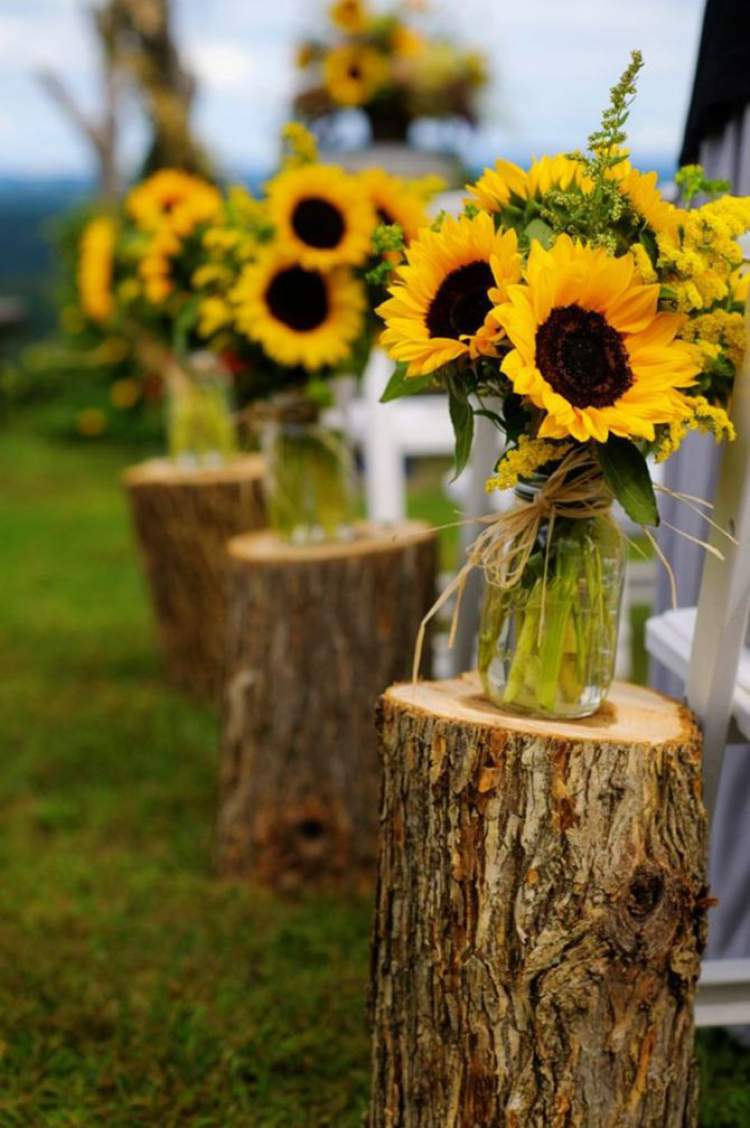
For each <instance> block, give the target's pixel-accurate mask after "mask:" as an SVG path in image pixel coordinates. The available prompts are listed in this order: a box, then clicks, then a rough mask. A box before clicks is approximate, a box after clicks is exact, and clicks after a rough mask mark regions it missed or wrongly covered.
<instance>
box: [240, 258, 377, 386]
mask: <svg viewBox="0 0 750 1128" xmlns="http://www.w3.org/2000/svg"><path fill="white" fill-rule="evenodd" d="M230 298H231V300H232V302H233V303H234V307H235V322H236V325H237V328H238V329H239V330H240V332H242V333H244V334H245V335H246V336H247V337H248V338H249V339H250V340H252V341H257V342H258V344H260V345H261V346H262V348H263V350H264V351H265V352H266V353H267V355H268V356H269V357H271V358H272V359H273V360H275V361H276V362H277V363H278V364H282V365H285V366H286V367H294V366H296V365H301V366H302V367H303V368H306V369H308V370H315V369H317V368H322V367H324V366H327V365H334V364H338V363H339V362H340V361H342V360H345V359H346V357H347V356H348V354H349V352H350V351H351V347H352V344H353V343H354V341H355V340H356V338H357V337H358V336H359V334H360V333H361V331H362V326H363V310H364V306H365V296H364V292H363V289H362V287H361V285H360V283H359V282H358V281H357V280H356V279H355V278H354V277H353V276H352V275H351V274H350V272H349V271H348V270H345V269H341V268H339V269H336V270H333V271H330V272H329V273H327V274H324V273H322V272H321V271H319V270H315V269H309V268H306V267H303V266H301V265H300V263H299V262H298V260H297V259H295V258H294V257H293V256H292V255H289V254H288V253H287V252H285V251H284V250H283V249H279V248H276V247H271V248H269V250H268V251H266V252H265V253H264V254H263V255H262V256H261V257H260V258H259V259H258V260H257V262H255V263H253V264H252V265H249V266H246V267H245V269H244V270H243V272H242V274H241V275H240V278H239V281H238V283H237V285H236V286H235V288H234V290H233V291H232V292H231V294H230Z"/></svg>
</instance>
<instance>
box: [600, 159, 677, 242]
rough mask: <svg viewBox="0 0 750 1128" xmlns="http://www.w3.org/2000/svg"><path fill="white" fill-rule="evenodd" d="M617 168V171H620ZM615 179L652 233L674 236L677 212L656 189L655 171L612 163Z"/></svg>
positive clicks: (623, 163) (657, 177) (656, 177)
mask: <svg viewBox="0 0 750 1128" xmlns="http://www.w3.org/2000/svg"><path fill="white" fill-rule="evenodd" d="M617 170H620V171H619V173H618V171H617ZM613 172H614V179H616V180H617V187H618V189H619V190H620V192H621V193H622V194H623V196H625V197H627V199H628V202H629V203H630V205H631V206H632V208H633V210H634V211H635V212H637V213H638V215H640V216H641V217H642V218H643V219H644V220H645V222H646V224H647V225H648V226H649V227H650V228H651V230H652V231H653V232H654V233H655V234H660V233H662V232H665V233H666V234H669V235H674V234H676V232H677V228H678V227H679V211H678V209H677V208H676V207H675V206H674V204H670V203H669V201H668V200H665V199H664V197H663V196H662V194H661V192H660V191H659V189H658V188H657V181H658V179H659V175H658V173H656V172H639V171H638V169H636V168H632V167H631V165H630V162H629V161H623V162H622V164H620V165H615V166H614V170H613Z"/></svg>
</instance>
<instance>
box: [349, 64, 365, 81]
mask: <svg viewBox="0 0 750 1128" xmlns="http://www.w3.org/2000/svg"><path fill="white" fill-rule="evenodd" d="M348 74H349V78H351V79H353V80H354V81H355V82H358V81H359V79H360V78H361V77H362V71H361V69H360V68H359V67H358V66H357V64H356V63H352V65H351V66H350V67H349V71H348Z"/></svg>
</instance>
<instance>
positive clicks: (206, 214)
mask: <svg viewBox="0 0 750 1128" xmlns="http://www.w3.org/2000/svg"><path fill="white" fill-rule="evenodd" d="M221 203H222V201H221V195H220V193H219V191H218V189H216V188H215V187H214V186H213V185H212V184H209V183H208V182H207V181H205V180H202V179H201V178H199V177H196V176H192V175H189V174H187V173H184V172H181V171H179V170H175V169H163V170H160V171H159V172H156V173H154V174H153V175H152V176H150V177H149V178H148V179H146V180H145V181H143V182H142V183H140V184H137V185H136V186H135V187H134V188H133V189H132V190H131V191H130V192H129V194H128V195H127V197H126V198H125V200H124V201H123V203H122V205H121V206H120V207H119V209H117V210H111V211H109V212H107V213H106V214H100V215H96V216H94V218H92V219H91V220H90V222H89V223H88V224H87V225H86V227H85V228H84V230H83V232H82V234H81V237H80V241H79V245H78V286H77V291H78V304H79V306H80V311H81V314H82V316H83V317H84V318H85V319H87V320H88V321H89V322H92V321H93V322H95V323H96V324H97V325H98V326H99V328H100V330H101V331H102V332H107V333H109V334H113V335H116V339H120V340H123V341H125V342H127V343H128V350H129V354H130V355H131V357H132V358H133V360H134V365H135V368H136V369H137V370H139V371H140V373H141V374H142V379H141V381H140V383H141V384H142V385H143V386H144V387H146V388H159V389H160V390H161V391H163V389H164V387H166V389H167V392H168V404H169V418H168V428H167V430H168V436H169V448H170V453H171V454H172V455H173V457H175V458H178V459H180V460H182V461H185V462H187V463H191V464H192V463H196V462H201V461H206V460H208V461H209V462H211V461H216V460H219V459H223V458H225V457H227V456H229V455H231V454H232V453H233V451H234V449H235V438H234V429H233V424H232V419H231V413H230V410H229V406H228V398H227V384H228V381H227V377H226V375H225V374H223V373H222V372H221V371H219V370H218V366H217V364H216V363H215V362H214V361H213V358H211V357H210V355H209V354H204V355H203V356H200V355H197V354H196V353H195V352H194V351H192V350H191V351H188V350H186V349H184V348H182V349H181V348H180V347H179V344H180V338H181V337H182V338H184V333H183V325H184V323H185V322H186V320H189V317H190V309H191V300H192V296H193V285H192V274H193V272H194V270H195V269H196V268H197V266H198V265H199V264H200V262H201V261H202V260H203V257H204V251H203V232H204V231H205V229H206V226H207V224H208V223H209V222H210V221H211V220H212V219H213V218H214V217H215V216H216V215H217V214H218V211H219V209H220V208H221ZM209 361H210V363H208V362H209ZM121 388H122V385H119V386H118V388H115V387H113V393H114V392H115V391H116V390H118V389H121Z"/></svg>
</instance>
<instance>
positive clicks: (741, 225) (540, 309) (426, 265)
mask: <svg viewBox="0 0 750 1128" xmlns="http://www.w3.org/2000/svg"><path fill="white" fill-rule="evenodd" d="M640 67H641V57H640V54H639V53H638V52H634V53H633V58H632V61H631V64H630V66H629V67H628V68H627V70H626V71H625V73H624V75H623V76H622V79H621V80H620V82H619V83H618V84H617V85H616V86H615V87H614V88H613V90H612V92H611V101H610V104H609V107H608V108H607V110H606V111H605V113H604V116H603V120H602V124H601V128H600V129H598V130H597V131H596V132H595V133H594V134H593V135H592V136H591V137H590V138H589V143H588V150H587V152H586V153H582V152H575V153H570V154H567V155H558V156H555V157H543V158H541V159H540V160H537V161H535V162H534V163H533V164H532V166H531V168H529V169H528V170H527V171H525V170H523V169H521V168H519V167H518V166H516V165H514V164H511V163H510V162H508V161H503V160H500V161H498V162H497V164H496V165H495V167H494V168H492V169H488V170H486V171H485V172H484V173H483V175H482V176H481V177H480V178H479V180H478V181H477V182H476V183H475V184H473V185H471V186H470V187H469V189H468V191H469V193H470V196H469V200H468V202H467V203H466V205H465V208H464V212H463V214H462V215H460V216H459V217H458V218H456V219H452V218H449V217H443V218H442V219H439V220H438V222H436V223H435V224H434V225H433V226H432V227H431V228H430V229H427V230H424V231H422V232H421V233H420V235H419V237H418V238H417V239H416V240H415V241H414V242H413V243H412V245H411V247H410V248H409V249H408V250H407V252H406V261H405V263H404V264H403V265H401V266H399V267H397V268H396V270H395V274H394V276H393V278H392V284H391V286H390V289H389V297H388V299H387V300H386V301H385V302H384V303H383V304H382V305H381V306H380V308H379V313H380V315H381V317H382V318H383V319H384V321H385V326H386V328H385V331H384V333H383V335H382V343H383V345H384V346H385V347H386V349H387V350H388V351H389V353H390V355H391V356H392V357H393V359H394V360H396V361H397V362H398V363H397V367H396V371H395V372H394V374H393V377H392V379H391V382H390V384H389V387H388V388H387V390H386V393H385V396H384V398H385V399H391V398H395V397H397V396H399V395H404V394H409V393H411V392H414V391H417V390H419V389H421V388H423V387H424V386H425V385H426V384H429V383H432V382H436V381H437V382H439V384H440V385H441V386H442V387H443V388H445V390H446V391H447V393H448V405H449V408H450V415H451V419H452V421H453V424H454V429H455V434H456V462H457V470H458V471H460V470H461V469H462V468H463V466H464V465H465V463H466V461H467V459H468V457H469V454H470V450H471V445H472V436H473V426H474V418H475V416H476V415H477V414H480V415H482V416H485V417H487V418H489V419H491V420H492V422H493V423H494V424H495V425H496V426H497V428H498V429H499V430H500V432H501V433H502V434H503V436H504V440H505V442H504V449H503V451H502V453H501V455H500V457H499V459H498V461H497V464H496V466H495V468H494V473H493V474H492V476H491V477H490V478H489V480H488V482H487V488H488V490H505V489H510V488H515V491H516V495H517V499H518V500H517V504H516V507H515V508H514V509H512V510H510V511H509V512H504V513H501V514H500V515H499V516H497V515H496V516H493V517H492V518H488V519H487V520H486V522H485V525H486V527H485V528H484V529H483V531H482V533H481V534H480V536H479V538H478V539H477V541H476V542H475V544H474V545H473V546H472V548H471V549H470V550H469V560H468V563H467V565H466V568H465V569H464V570H463V571H462V572H461V574H460V575H459V577H457V580H456V585H457V586H458V587H459V589H460V588H461V587H462V584H463V581H464V579H465V577H466V571H467V569H469V568H471V567H473V566H479V567H480V568H482V569H483V570H484V573H485V578H486V580H487V595H486V598H485V604H484V611H483V615H482V622H481V626H480V639H479V669H480V675H481V677H482V680H483V685H484V689H485V692H486V693H487V695H488V696H489V697H490V699H491V700H493V701H494V702H495V703H497V704H499V705H501V706H503V707H505V708H509V709H511V710H516V711H521V712H528V713H533V714H537V715H542V716H585V715H588V714H589V713H591V712H593V711H595V709H596V708H597V707H598V705H599V704H600V702H601V700H602V699H603V697H604V696H605V694H606V691H607V689H608V686H609V683H610V681H611V678H612V673H613V665H614V655H615V643H616V633H617V623H618V614H619V601H620V594H621V587H622V578H623V568H624V556H625V554H624V546H623V538H622V536H621V534H620V532H619V529H618V526H617V525H616V524H615V523H614V521H613V519H612V517H611V512H610V510H611V505H612V503H613V501H615V500H616V501H618V502H619V503H620V504H621V505H622V507H623V508H624V509H625V511H626V512H627V514H628V515H629V517H630V518H631V519H632V520H633V521H634V522H636V523H637V524H638V525H641V526H642V527H643V528H644V530H645V532H646V534H647V535H648V536H649V537H650V538H651V539H652V540H653V536H652V533H651V531H650V530H651V528H653V527H654V526H656V525H658V523H659V512H658V506H657V501H656V493H655V488H654V485H653V483H652V479H651V474H650V471H649V466H648V462H647V459H648V458H649V457H650V456H653V457H654V458H655V459H657V460H660V459H664V458H667V457H669V456H670V455H671V454H672V453H674V451H675V450H677V449H678V448H679V446H680V443H681V442H682V440H683V438H684V437H685V435H686V434H687V432H688V431H690V430H695V429H698V430H702V431H707V432H710V433H711V434H712V435H714V436H715V438H716V439H717V440H722V439H730V440H731V439H732V438H733V437H734V430H733V426H732V423H731V420H730V417H729V414H728V407H729V401H730V396H731V390H732V382H733V378H734V374H735V372H736V370H737V368H738V365H739V363H740V360H741V357H742V355H743V351H744V348H745V333H744V321H743V316H744V309H745V304H746V298H747V288H748V287H747V279H746V278H743V277H742V276H741V274H740V267H741V265H742V261H743V255H742V251H741V248H740V245H739V243H738V237H739V236H740V235H741V234H742V233H743V232H744V231H745V230H746V229H747V228H748V227H750V199H737V198H734V197H732V196H729V195H726V194H722V193H725V191H726V188H727V185H724V184H721V183H716V182H714V183H710V182H708V181H706V179H705V177H704V176H703V173H702V170H700V169H699V168H697V167H695V166H693V167H690V168H687V169H684V170H682V171H681V172H680V173H679V174H678V184H679V186H680V188H681V190H682V197H683V202H684V203H685V206H684V207H677V206H675V205H673V204H671V203H669V202H667V201H666V200H665V199H664V198H663V197H662V196H661V194H660V192H659V190H658V187H657V176H656V174H655V173H645V174H644V173H642V172H640V171H639V170H638V169H636V168H634V167H633V166H632V165H631V163H630V161H629V159H628V154H627V151H626V149H625V148H624V144H625V140H626V136H625V132H624V126H625V124H626V121H627V116H628V110H629V106H630V103H631V101H632V98H633V97H634V95H635V88H636V77H637V74H638V71H639V69H640ZM699 193H700V194H702V195H704V196H708V202H706V203H703V204H702V206H700V207H692V206H690V205H691V203H692V201H693V198H694V197H695V196H696V195H698V194H699ZM683 500H684V501H685V503H686V504H688V505H695V504H696V501H695V499H692V498H689V499H688V498H685V499H683ZM657 551H658V548H657Z"/></svg>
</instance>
